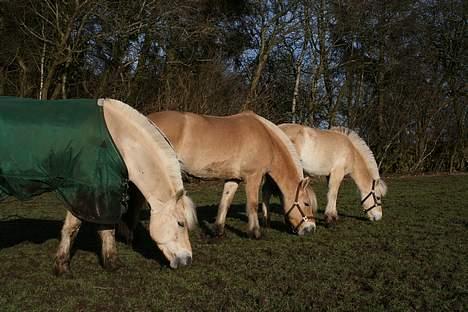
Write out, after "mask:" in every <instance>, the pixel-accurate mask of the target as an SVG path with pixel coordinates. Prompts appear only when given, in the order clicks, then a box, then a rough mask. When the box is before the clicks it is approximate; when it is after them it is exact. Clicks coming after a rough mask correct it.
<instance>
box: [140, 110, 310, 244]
mask: <svg viewBox="0 0 468 312" xmlns="http://www.w3.org/2000/svg"><path fill="white" fill-rule="evenodd" d="M148 118H149V119H150V120H152V121H153V122H154V123H155V124H156V125H157V126H158V127H159V128H160V129H161V130H162V131H163V132H164V133H165V134H166V136H167V137H168V139H169V141H170V142H171V143H172V145H173V146H174V149H175V150H176V153H177V155H178V157H179V158H180V160H181V161H182V164H183V169H184V170H185V171H186V172H187V173H188V174H190V175H192V176H194V177H197V178H202V179H222V180H224V181H225V184H224V190H223V196H222V199H221V202H220V204H219V208H218V214H217V217H216V223H215V225H216V230H217V234H218V235H222V234H223V233H224V224H225V221H226V214H227V211H228V208H229V206H230V205H231V202H232V200H233V198H234V194H235V192H236V190H237V188H238V185H239V182H241V181H244V182H245V190H246V197H247V205H246V210H247V214H248V219H249V223H248V228H249V234H250V236H251V237H254V238H259V237H260V235H261V233H260V226H259V222H258V216H257V209H258V190H259V187H260V185H261V183H262V179H263V177H264V176H265V175H268V176H269V177H271V178H272V179H273V180H274V181H275V182H276V184H277V185H278V187H279V188H280V190H281V192H282V195H283V199H284V206H283V209H284V212H285V214H286V215H287V216H288V218H289V222H290V224H291V226H292V227H293V230H294V232H296V233H297V234H299V235H303V234H305V233H307V232H310V231H312V230H314V229H315V220H314V217H313V214H312V211H313V208H314V207H313V205H315V204H316V200H315V193H313V191H311V190H310V189H309V188H308V187H307V185H308V181H309V180H308V178H306V179H304V176H303V172H302V168H301V165H300V161H299V157H298V156H297V153H296V151H295V149H294V146H293V145H292V144H291V142H290V141H289V139H288V138H287V137H286V136H285V135H284V133H283V132H282V131H281V130H280V129H279V128H278V127H276V126H275V125H274V124H273V123H271V122H269V121H268V120H266V119H264V118H262V117H260V116H258V115H256V114H254V113H252V112H245V113H241V114H237V115H233V116H227V117H215V116H205V115H197V114H193V113H181V112H175V111H164V112H158V113H152V114H150V115H149V116H148Z"/></svg>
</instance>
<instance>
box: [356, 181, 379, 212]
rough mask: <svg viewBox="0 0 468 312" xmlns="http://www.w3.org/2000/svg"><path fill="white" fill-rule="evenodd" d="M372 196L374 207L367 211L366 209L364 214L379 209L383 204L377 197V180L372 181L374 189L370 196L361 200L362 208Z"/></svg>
mask: <svg viewBox="0 0 468 312" xmlns="http://www.w3.org/2000/svg"><path fill="white" fill-rule="evenodd" d="M371 196H372V199H373V200H374V205H373V206H371V207H369V208H367V209H364V213H368V212H369V211H371V210H372V209H374V208H375V207H379V206H382V202H381V201H380V198H378V197H377V196H376V195H375V180H372V189H371V191H370V192H369V194H367V195H366V197H364V198H363V199H362V200H361V206H362V205H363V204H364V203H365V202H366V200H367V199H368V198H369V197H371Z"/></svg>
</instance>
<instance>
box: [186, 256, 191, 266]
mask: <svg viewBox="0 0 468 312" xmlns="http://www.w3.org/2000/svg"><path fill="white" fill-rule="evenodd" d="M191 264H192V257H190V256H189V257H188V258H187V261H186V265H191Z"/></svg>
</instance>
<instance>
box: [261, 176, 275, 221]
mask: <svg viewBox="0 0 468 312" xmlns="http://www.w3.org/2000/svg"><path fill="white" fill-rule="evenodd" d="M272 187H273V185H272V183H271V181H269V180H268V179H265V183H263V187H262V212H263V220H264V222H265V227H268V228H269V227H270V221H271V215H270V198H271V196H272V195H273V190H272Z"/></svg>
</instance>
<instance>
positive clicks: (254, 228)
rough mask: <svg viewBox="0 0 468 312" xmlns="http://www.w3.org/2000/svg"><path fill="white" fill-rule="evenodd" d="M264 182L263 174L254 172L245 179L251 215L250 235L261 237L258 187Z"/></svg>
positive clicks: (249, 213)
mask: <svg viewBox="0 0 468 312" xmlns="http://www.w3.org/2000/svg"><path fill="white" fill-rule="evenodd" d="M261 183H262V175H260V174H254V175H251V176H248V177H247V178H246V179H245V195H246V197H247V216H248V217H249V236H250V237H252V238H255V239H259V238H260V236H261V232H260V225H259V223H258V214H257V210H258V189H259V188H260V184H261Z"/></svg>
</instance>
